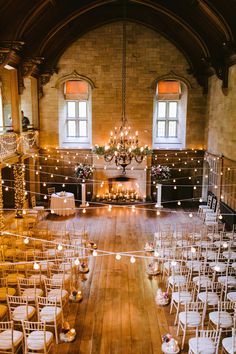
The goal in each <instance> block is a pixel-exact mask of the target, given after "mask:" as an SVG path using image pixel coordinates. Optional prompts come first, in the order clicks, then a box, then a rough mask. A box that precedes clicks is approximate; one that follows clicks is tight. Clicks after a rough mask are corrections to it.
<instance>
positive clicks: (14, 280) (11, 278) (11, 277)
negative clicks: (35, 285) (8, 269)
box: [7, 273, 25, 285]
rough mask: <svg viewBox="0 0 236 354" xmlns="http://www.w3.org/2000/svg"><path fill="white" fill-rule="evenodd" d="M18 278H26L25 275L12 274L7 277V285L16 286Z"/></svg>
mask: <svg viewBox="0 0 236 354" xmlns="http://www.w3.org/2000/svg"><path fill="white" fill-rule="evenodd" d="M18 278H25V276H24V274H19V273H10V274H8V276H7V283H8V284H10V285H11V284H12V285H16V284H17V279H18Z"/></svg>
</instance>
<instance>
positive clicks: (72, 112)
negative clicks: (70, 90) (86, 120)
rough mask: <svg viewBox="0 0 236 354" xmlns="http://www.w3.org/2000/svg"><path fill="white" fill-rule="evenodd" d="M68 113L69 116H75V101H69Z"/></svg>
mask: <svg viewBox="0 0 236 354" xmlns="http://www.w3.org/2000/svg"><path fill="white" fill-rule="evenodd" d="M67 114H68V117H69V118H75V102H67Z"/></svg>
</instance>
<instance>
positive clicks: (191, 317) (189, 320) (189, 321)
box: [179, 311, 201, 327]
mask: <svg viewBox="0 0 236 354" xmlns="http://www.w3.org/2000/svg"><path fill="white" fill-rule="evenodd" d="M179 320H180V322H181V323H183V324H186V325H187V326H189V327H198V326H200V324H201V315H200V313H199V312H197V311H187V316H186V312H185V311H184V312H180V313H179Z"/></svg>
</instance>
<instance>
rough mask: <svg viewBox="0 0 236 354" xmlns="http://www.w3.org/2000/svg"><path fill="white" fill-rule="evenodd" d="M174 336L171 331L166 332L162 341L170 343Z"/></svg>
mask: <svg viewBox="0 0 236 354" xmlns="http://www.w3.org/2000/svg"><path fill="white" fill-rule="evenodd" d="M172 338H173V337H172V335H171V334H170V333H166V334H164V335H163V336H162V337H161V339H162V342H165V343H168V342H169V341H170V340H171V339H172Z"/></svg>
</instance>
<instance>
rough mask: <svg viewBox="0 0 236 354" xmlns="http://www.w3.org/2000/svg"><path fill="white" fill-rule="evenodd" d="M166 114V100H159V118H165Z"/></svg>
mask: <svg viewBox="0 0 236 354" xmlns="http://www.w3.org/2000/svg"><path fill="white" fill-rule="evenodd" d="M165 116H166V102H158V114H157V117H158V118H165Z"/></svg>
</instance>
